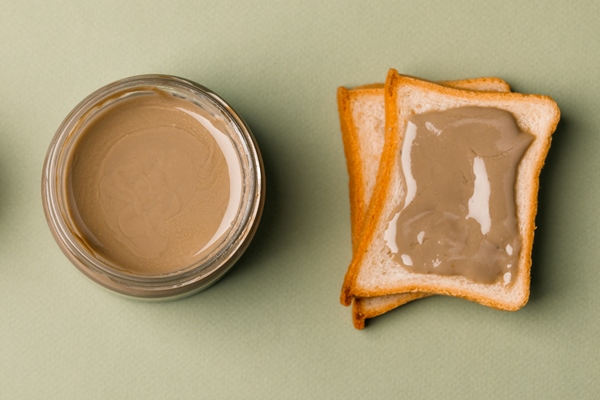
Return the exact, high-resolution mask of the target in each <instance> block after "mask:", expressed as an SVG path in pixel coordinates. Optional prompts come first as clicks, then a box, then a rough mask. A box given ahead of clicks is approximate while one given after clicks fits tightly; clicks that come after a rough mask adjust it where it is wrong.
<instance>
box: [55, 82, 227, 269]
mask: <svg viewBox="0 0 600 400" xmlns="http://www.w3.org/2000/svg"><path fill="white" fill-rule="evenodd" d="M206 114H207V113H206V112H204V111H203V110H202V109H200V108H199V107H197V106H195V105H194V104H192V103H191V102H188V101H185V100H182V99H178V98H176V97H174V96H173V95H171V94H168V93H165V92H162V91H160V90H158V89H149V90H146V91H142V92H138V93H134V94H129V95H126V96H122V97H120V98H118V99H116V100H113V101H112V102H111V103H110V104H108V105H105V106H104V107H102V109H101V110H100V111H97V112H96V114H95V115H94V116H93V117H92V118H91V119H90V120H89V122H87V123H86V125H85V126H83V127H82V129H83V131H84V132H83V134H82V135H81V138H80V139H79V140H78V142H77V143H76V144H75V148H74V150H73V151H72V154H73V156H72V157H71V160H70V165H69V167H68V169H67V191H68V192H69V203H70V204H69V211H70V213H71V214H72V218H73V219H74V221H77V226H78V228H79V231H80V232H79V236H80V238H81V240H82V241H84V242H85V244H86V245H87V247H89V248H91V249H92V250H93V252H94V253H95V254H96V255H97V256H99V257H102V258H103V259H105V260H106V261H108V262H110V263H111V264H113V265H114V266H115V267H116V268H118V269H120V270H122V271H124V272H127V273H134V274H141V275H146V274H148V275H151V274H166V273H171V272H175V271H178V270H181V269H183V268H185V267H188V266H191V265H193V264H194V263H195V262H197V261H198V260H200V259H201V258H202V257H204V256H205V252H206V251H207V248H208V247H210V244H211V242H214V240H215V239H216V236H218V235H219V233H222V232H223V230H224V228H223V225H227V220H226V219H225V216H226V213H229V212H230V211H231V210H230V209H231V203H232V201H235V200H236V199H234V198H232V196H233V197H236V194H235V193H231V188H230V187H231V185H230V180H232V179H235V178H236V177H235V176H232V174H231V173H230V172H231V171H233V170H232V166H231V165H228V159H230V158H231V156H230V155H229V156H228V155H227V154H226V151H225V152H224V150H226V146H223V145H222V142H223V138H219V137H218V136H217V135H218V134H219V132H218V130H217V129H215V125H210V116H209V115H206ZM201 122H204V123H201ZM219 141H220V142H219ZM234 175H235V174H234ZM233 208H235V204H234V207H233ZM228 209H229V211H228Z"/></svg>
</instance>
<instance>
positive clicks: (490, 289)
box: [341, 70, 560, 310]
mask: <svg viewBox="0 0 600 400" xmlns="http://www.w3.org/2000/svg"><path fill="white" fill-rule="evenodd" d="M385 96H386V100H385V101H386V137H385V146H384V150H383V153H382V160H381V163H380V168H379V171H378V176H377V184H376V187H375V190H374V192H373V197H372V201H371V203H370V205H369V211H368V213H367V218H365V220H364V222H363V226H362V234H361V238H360V241H359V243H358V244H357V247H356V248H355V251H354V257H353V260H352V263H351V265H350V267H349V269H348V272H347V274H346V277H345V280H344V285H343V288H342V294H341V302H342V304H344V305H350V303H351V302H352V299H353V298H362V297H372V296H381V295H388V294H394V293H403V292H428V293H437V294H446V295H452V296H457V297H463V298H466V299H469V300H472V301H476V302H479V303H481V304H484V305H488V306H491V307H494V308H498V309H503V310H516V309H518V308H520V307H522V306H523V305H524V304H525V303H526V302H527V299H528V297H529V282H530V267H531V248H532V244H533V230H534V227H535V226H534V219H535V213H536V210H537V191H538V184H539V173H540V171H541V168H542V166H543V163H544V159H545V156H546V154H547V152H548V149H549V147H550V141H551V135H552V133H553V132H554V130H555V128H556V125H557V124H558V120H559V118H560V111H559V109H558V107H557V105H556V103H555V102H554V101H553V100H552V99H551V98H549V97H546V96H538V95H523V94H517V93H491V92H485V93H477V92H473V91H465V90H460V89H454V88H448V87H445V86H441V85H437V84H434V83H431V82H426V81H422V80H418V79H415V78H411V77H405V76H401V75H399V74H398V73H397V72H396V71H394V70H391V71H390V73H389V74H388V80H387V82H386V87H385ZM464 106H475V107H492V108H498V109H501V110H505V111H508V112H510V113H511V114H512V115H513V117H514V119H515V121H516V124H517V125H518V127H519V128H520V129H521V130H522V131H524V132H528V133H530V134H532V135H534V137H535V140H534V141H533V143H532V144H531V145H530V146H529V148H527V150H526V151H525V154H524V155H523V157H522V159H521V161H520V163H519V166H518V169H517V176H516V184H515V198H516V208H517V215H516V217H517V221H518V230H519V234H520V237H521V240H522V249H521V251H520V254H519V260H518V265H517V271H518V273H517V274H516V279H515V282H513V283H511V284H510V285H504V284H503V283H502V282H499V283H494V284H483V283H475V282H473V281H470V280H468V279H466V278H464V277H461V276H441V275H436V274H420V273H413V272H409V271H408V270H406V269H404V268H402V267H400V266H399V265H398V263H396V262H395V261H393V260H392V258H391V257H390V255H389V251H388V249H387V247H386V242H385V239H384V232H385V230H386V228H387V226H388V223H389V221H390V220H391V219H392V217H393V215H394V213H395V211H394V210H395V209H396V208H397V206H398V205H399V204H400V202H401V201H402V200H403V198H404V183H403V180H402V179H403V174H402V170H401V157H400V144H401V143H402V138H403V134H404V130H405V127H406V125H407V119H408V118H409V117H410V116H411V115H413V114H420V113H425V112H428V111H443V110H448V109H452V108H458V107H464Z"/></svg>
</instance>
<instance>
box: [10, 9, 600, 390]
mask: <svg viewBox="0 0 600 400" xmlns="http://www.w3.org/2000/svg"><path fill="white" fill-rule="evenodd" d="M0 10H1V11H0V72H1V74H0V257H1V258H0V398H1V399H42V398H43V399H134V398H147V399H165V398H178V399H185V398H190V399H191V398H218V399H220V398H223V399H230V398H260V399H264V398H274V399H282V398H299V399H307V398H325V399H334V398H349V399H352V398H356V399H359V398H361V399H365V398H367V399H368V398H411V397H417V396H418V397H423V398H431V397H439V398H460V399H478V398H488V399H491V398H544V399H549V398H556V399H562V398H597V397H596V396H598V393H600V379H599V377H600V359H599V356H600V349H599V346H600V314H599V309H600V290H599V289H600V269H599V266H598V265H599V260H600V246H599V245H598V240H599V235H598V228H599V227H598V225H599V222H600V213H599V212H598V209H599V208H598V195H599V194H600V188H599V183H598V180H599V176H598V175H599V167H600V158H599V156H598V155H599V151H600V134H599V133H598V127H599V126H600V84H599V83H600V76H599V74H600V25H599V21H600V3H598V2H595V1H569V2H567V1H535V2H525V1H502V2H500V1H488V2H482V1H467V0H461V1H419V2H408V1H378V2H376V1H371V2H362V1H360V2H359V1H322V0H319V1H317V0H303V1H302V2H294V3H293V2H289V1H271V2H268V1H218V2H210V3H209V2H201V1H191V0H190V1H170V2H167V1H140V2H126V1H122V0H107V1H99V2H87V1H70V0H64V1H54V2H52V1H47V2H44V1H38V2H35V1H18V2H16V1H13V2H9V1H3V2H2V4H1V6H0ZM390 67H393V68H396V69H398V70H399V71H401V72H403V73H407V74H411V75H417V76H421V77H424V78H428V79H434V80H438V79H460V78H470V77H477V76H498V77H501V78H504V79H505V80H507V81H508V82H509V83H510V84H511V85H512V87H513V89H514V90H515V91H521V92H527V93H541V94H547V95H550V96H552V97H553V98H554V99H555V100H556V101H557V103H558V104H559V106H560V108H561V111H562V120H561V123H560V125H559V127H558V129H557V131H556V133H555V135H554V141H553V146H552V149H551V151H550V154H549V156H548V159H547V164H546V167H545V168H544V170H543V172H542V177H541V191H540V203H539V213H538V218H537V225H538V229H537V232H536V240H535V245H534V257H533V269H532V290H531V299H530V302H529V304H528V305H527V306H526V307H525V308H523V309H522V310H520V311H518V312H515V313H507V312H501V311H496V310H492V309H489V308H486V307H482V306H480V305H478V304H474V303H470V302H467V301H464V300H460V299H454V298H442V297H436V298H430V299H425V300H422V301H417V302H414V303H412V304H409V305H407V306H405V307H402V308H401V309H398V310H395V311H394V312H390V313H389V314H387V315H384V316H381V317H379V318H376V319H374V320H373V321H371V322H370V323H369V324H368V327H367V328H366V329H365V330H363V331H356V330H355V329H354V328H353V327H352V324H351V318H350V310H349V309H348V308H345V307H342V306H341V305H340V304H339V301H338V298H339V290H340V287H341V284H342V278H343V275H344V273H345V270H346V267H347V265H348V263H349V261H350V255H351V254H350V253H351V250H350V225H349V206H348V189H347V174H346V169H345V161H344V155H343V149H342V142H341V138H340V133H339V122H338V119H337V108H336V107H337V106H336V99H335V93H336V88H337V87H338V86H340V85H346V86H352V85H358V84H364V83H371V82H378V81H383V80H384V79H385V76H386V73H387V70H388V68H390ZM144 73H164V74H173V75H179V76H182V77H185V78H188V79H191V80H194V81H197V82H199V83H201V84H203V85H205V86H207V87H209V88H211V89H212V90H214V91H216V92H217V93H219V94H220V95H221V96H222V97H224V98H225V99H226V100H227V101H229V102H230V103H231V104H232V105H233V107H234V108H236V109H237V111H238V112H239V113H240V114H241V115H242V116H243V117H244V118H245V119H246V120H247V122H248V123H249V125H250V126H251V128H252V130H253V131H254V133H255V136H256V138H257V140H258V142H259V144H260V147H261V150H262V152H263V156H264V161H265V165H266V172H267V191H268V194H267V202H266V206H265V214H264V217H263V221H262V224H261V226H260V229H259V231H258V234H257V236H256V238H255V240H254V241H253V243H252V245H251V247H250V248H249V250H248V251H247V252H246V254H245V255H244V256H243V258H242V259H241V260H240V261H239V263H238V264H237V265H236V267H235V268H234V269H233V270H232V271H231V272H230V273H229V274H228V275H227V276H226V277H225V278H224V279H223V280H222V281H220V282H219V283H218V284H217V285H215V286H213V287H212V288H210V289H209V290H207V291H205V292H202V293H200V294H198V295H196V296H193V297H189V298H186V299H183V300H180V301H174V302H163V303H146V302H140V301H135V300H128V299H124V298H121V297H118V296H116V295H113V294H112V293H109V292H107V291H105V290H103V289H101V288H100V287H99V286H97V285H96V284H94V283H93V282H91V281H90V280H88V279H87V278H85V277H84V276H83V275H82V274H81V273H80V272H79V271H77V270H76V269H75V268H74V267H73V266H72V265H71V264H70V263H69V261H67V259H66V258H65V257H64V256H63V254H62V253H61V252H60V250H59V248H58V246H56V244H55V243H54V240H53V238H52V237H51V235H50V232H49V230H48V228H47V226H46V222H45V219H44V214H43V211H42V204H41V196H40V177H41V170H42V163H43V160H44V156H45V153H46V150H47V147H48V144H49V142H50V140H51V138H52V136H53V135H54V132H55V130H56V128H57V127H58V125H59V124H60V122H61V121H62V119H63V118H64V117H65V116H66V114H67V113H68V112H69V111H70V110H71V109H72V108H73V107H74V106H75V105H76V104H77V103H78V102H79V101H80V100H81V99H82V98H83V97H85V96H86V95H88V94H89V93H90V92H92V91H93V90H95V89H97V88H99V87H101V86H103V85H105V84H107V83H109V82H112V81H114V80H117V79H120V78H124V77H127V76H130V75H137V74H144Z"/></svg>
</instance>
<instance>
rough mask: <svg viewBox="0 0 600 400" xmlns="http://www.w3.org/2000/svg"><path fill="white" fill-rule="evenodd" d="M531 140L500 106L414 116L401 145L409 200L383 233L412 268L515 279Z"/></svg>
mask: <svg viewBox="0 0 600 400" xmlns="http://www.w3.org/2000/svg"><path fill="white" fill-rule="evenodd" d="M532 141H533V136H532V135H530V134H528V133H525V132H522V131H521V130H520V129H519V127H518V126H517V124H516V122H515V119H514V117H513V116H512V114H510V113H509V112H507V111H504V110H500V109H496V108H483V107H463V108H455V109H450V110H447V111H441V112H429V113H424V114H419V115H414V116H412V117H410V119H409V120H408V125H407V129H406V134H405V137H404V141H403V145H402V160H401V164H402V173H403V176H404V181H405V189H406V197H405V200H404V204H401V205H400V207H399V208H398V210H397V211H398V212H397V213H396V214H395V216H394V218H393V219H392V220H391V221H390V224H389V227H388V229H387V231H386V233H385V236H386V241H387V244H388V247H389V249H390V250H391V252H392V254H393V257H394V259H395V260H396V261H397V262H398V263H399V264H400V265H401V266H403V267H404V268H406V269H407V270H409V271H412V272H416V273H424V274H438V275H460V276H463V277H465V278H467V279H469V280H471V281H474V282H479V283H495V282H502V283H503V284H506V285H508V284H510V283H511V282H512V281H513V280H514V278H515V275H516V270H517V265H518V259H519V253H520V250H521V240H520V235H519V232H518V226H517V217H516V205H515V179H516V171H517V166H518V164H519V161H520V160H521V158H522V156H523V154H524V152H525V150H526V149H527V147H528V146H529V145H530V144H531V142H532Z"/></svg>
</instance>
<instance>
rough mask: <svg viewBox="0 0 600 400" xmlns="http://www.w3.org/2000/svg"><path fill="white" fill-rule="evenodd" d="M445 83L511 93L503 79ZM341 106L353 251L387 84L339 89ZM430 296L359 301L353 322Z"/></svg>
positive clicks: (378, 144)
mask: <svg viewBox="0 0 600 400" xmlns="http://www.w3.org/2000/svg"><path fill="white" fill-rule="evenodd" d="M441 84H443V85H445V86H450V87H458V88H462V89H468V90H478V91H491V92H509V91H510V86H509V85H508V83H506V82H505V81H504V80H502V79H499V78H475V79H463V80H457V81H444V82H441ZM338 106H339V115H340V122H341V127H342V138H343V143H344V151H345V154H346V163H347V169H348V176H349V187H350V221H351V236H352V245H353V248H355V247H356V243H357V242H358V240H359V238H360V231H361V225H362V221H363V219H364V216H365V213H366V209H367V205H368V204H369V202H370V200H371V195H372V193H373V189H374V186H375V180H376V177H377V169H378V168H379V161H380V159H381V152H382V150H383V141H384V127H385V109H384V85H383V84H371V85H365V86H360V87H357V88H354V89H347V88H344V87H340V88H339V89H338ZM426 296H429V294H426V293H399V294H392V295H386V296H376V297H371V298H356V299H355V300H354V303H353V307H352V316H353V317H352V319H353V323H354V326H355V327H356V328H357V329H362V328H364V326H365V319H367V318H373V317H376V316H378V315H381V314H383V313H385V312H387V311H389V310H392V309H394V308H396V307H399V306H401V305H403V304H406V303H408V302H410V301H412V300H416V299H419V298H423V297H426Z"/></svg>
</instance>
